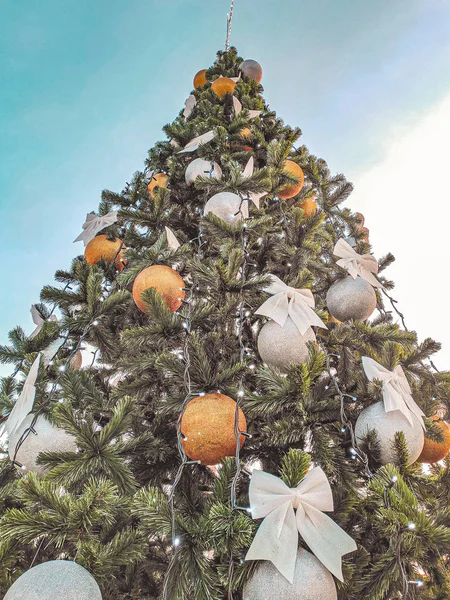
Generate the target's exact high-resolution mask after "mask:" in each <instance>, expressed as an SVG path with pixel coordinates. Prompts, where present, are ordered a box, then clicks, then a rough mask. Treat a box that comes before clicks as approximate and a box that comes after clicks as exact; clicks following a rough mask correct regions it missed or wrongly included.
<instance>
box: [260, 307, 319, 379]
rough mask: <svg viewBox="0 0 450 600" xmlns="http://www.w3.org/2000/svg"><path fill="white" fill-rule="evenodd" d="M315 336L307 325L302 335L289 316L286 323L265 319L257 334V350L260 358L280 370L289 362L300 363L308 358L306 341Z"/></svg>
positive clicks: (311, 340)
mask: <svg viewBox="0 0 450 600" xmlns="http://www.w3.org/2000/svg"><path fill="white" fill-rule="evenodd" d="M315 340H316V336H315V335H314V331H313V330H312V329H311V327H309V328H308V329H307V330H306V332H305V333H304V334H303V335H302V334H301V333H300V331H299V330H298V329H297V326H296V325H295V323H294V321H293V320H292V319H291V317H288V318H287V319H286V323H285V324H284V325H283V327H282V326H281V325H278V323H276V322H275V321H272V320H270V321H267V323H266V324H265V325H264V326H263V327H262V328H261V331H260V332H259V335H258V352H259V355H260V356H261V358H262V360H263V361H264V362H265V363H266V364H267V365H270V366H272V367H277V368H278V369H281V370H282V371H283V370H285V369H286V368H287V367H288V365H289V364H291V363H295V364H300V363H303V362H305V361H306V360H308V356H309V351H308V346H307V343H308V342H314V341H315Z"/></svg>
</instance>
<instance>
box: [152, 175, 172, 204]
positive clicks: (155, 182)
mask: <svg viewBox="0 0 450 600" xmlns="http://www.w3.org/2000/svg"><path fill="white" fill-rule="evenodd" d="M168 181H169V176H168V175H166V174H165V173H157V174H156V175H153V177H152V180H151V181H150V183H149V184H148V186H147V189H148V193H149V194H150V196H151V197H152V198H154V197H155V194H156V188H166V187H167V182H168Z"/></svg>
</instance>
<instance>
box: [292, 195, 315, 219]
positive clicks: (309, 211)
mask: <svg viewBox="0 0 450 600" xmlns="http://www.w3.org/2000/svg"><path fill="white" fill-rule="evenodd" d="M297 206H299V207H300V208H303V213H304V215H305V217H312V215H314V214H315V213H316V212H317V204H316V201H315V200H314V198H305V199H304V200H303V201H302V202H299V203H298V205H297Z"/></svg>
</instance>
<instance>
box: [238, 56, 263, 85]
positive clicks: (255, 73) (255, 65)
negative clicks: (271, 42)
mask: <svg viewBox="0 0 450 600" xmlns="http://www.w3.org/2000/svg"><path fill="white" fill-rule="evenodd" d="M240 69H241V71H242V73H243V74H244V75H245V76H246V77H250V79H254V80H255V81H257V82H258V83H261V81H262V78H263V70H262V67H261V65H260V64H259V62H257V61H256V60H252V59H251V58H249V59H248V60H244V62H243V63H241V67H240Z"/></svg>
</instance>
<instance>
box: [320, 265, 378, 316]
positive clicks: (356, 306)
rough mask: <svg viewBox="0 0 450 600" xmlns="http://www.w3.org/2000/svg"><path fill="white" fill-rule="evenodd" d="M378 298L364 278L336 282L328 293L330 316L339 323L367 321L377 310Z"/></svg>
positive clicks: (350, 278) (347, 278) (351, 278)
mask: <svg viewBox="0 0 450 600" xmlns="http://www.w3.org/2000/svg"><path fill="white" fill-rule="evenodd" d="M376 305H377V297H376V294H375V291H374V289H373V287H372V286H371V285H370V283H369V282H368V281H366V280H365V279H363V278H362V277H359V276H358V277H357V278H356V279H353V277H350V275H349V276H348V277H346V278H345V279H339V281H335V282H334V283H333V285H332V286H331V287H330V289H329V290H328V293H327V307H328V310H329V311H330V314H331V315H332V316H333V317H334V318H335V319H338V320H339V321H349V320H350V319H354V320H355V321H365V320H366V319H368V318H369V317H370V315H371V314H372V313H373V311H374V310H375V307H376Z"/></svg>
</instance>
